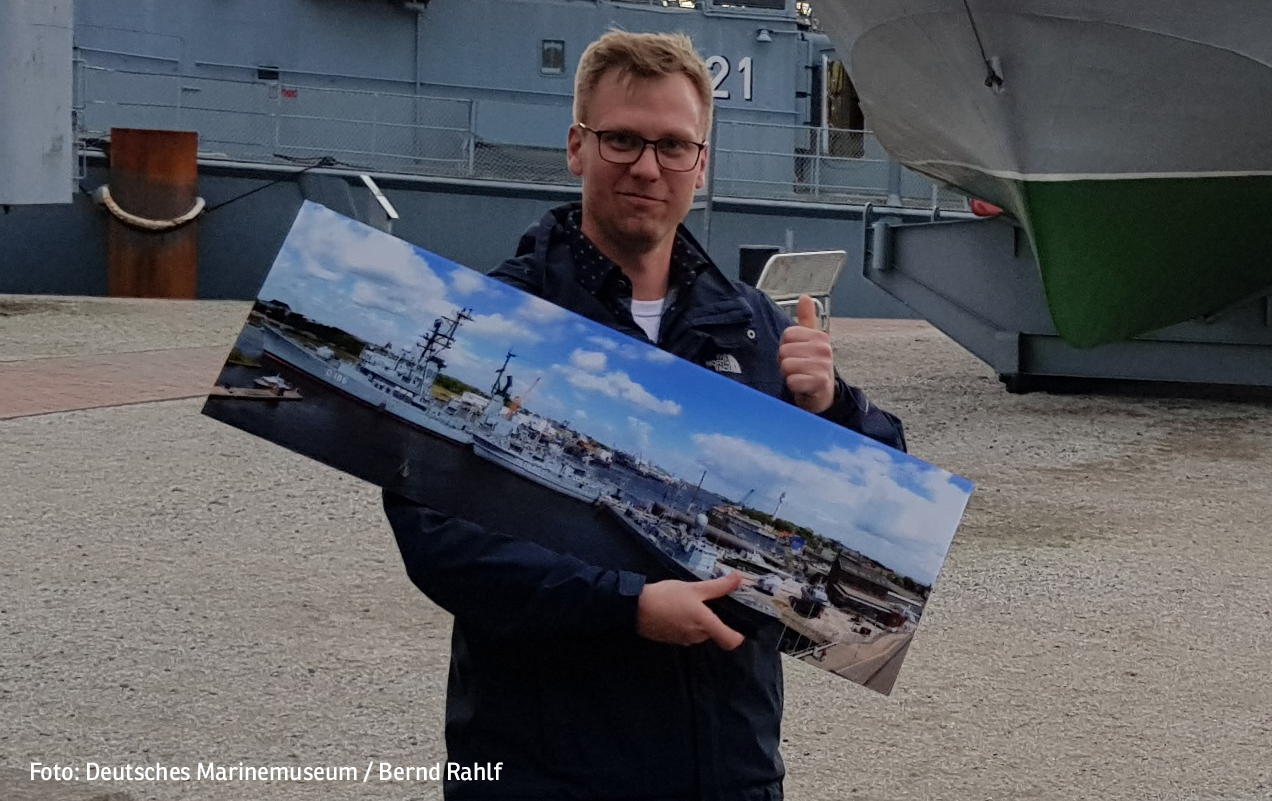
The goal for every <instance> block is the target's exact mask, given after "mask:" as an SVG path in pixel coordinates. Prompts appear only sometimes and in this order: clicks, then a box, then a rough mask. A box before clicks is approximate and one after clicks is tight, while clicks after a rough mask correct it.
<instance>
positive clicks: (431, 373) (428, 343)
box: [261, 309, 475, 444]
mask: <svg viewBox="0 0 1272 801" xmlns="http://www.w3.org/2000/svg"><path fill="white" fill-rule="evenodd" d="M470 319H472V316H471V310H469V309H460V310H458V311H456V312H455V313H454V315H453V316H451V317H441V318H438V319H437V320H435V321H434V324H433V329H432V331H430V332H429V333H428V334H425V335H421V336H420V342H419V344H418V345H417V346H416V347H415V348H413V349H410V350H399V351H394V350H390V349H388V348H387V347H382V346H378V345H371V344H367V345H366V346H365V347H364V348H363V349H362V354H361V355H360V357H359V359H358V361H357V362H356V363H353V362H349V361H347V360H345V359H342V358H340V357H339V356H337V355H336V353H335V351H334V350H332V348H331V347H330V346H327V345H319V346H316V347H313V346H310V345H307V344H303V343H302V342H301V340H300V338H298V336H297V335H296V334H294V333H293V334H289V333H287V332H285V331H284V330H283V329H282V327H280V326H279V325H277V324H275V323H273V322H269V321H266V322H264V323H263V324H262V325H261V331H262V334H263V346H262V352H263V354H264V355H265V356H266V357H267V358H270V359H273V360H274V361H277V362H281V363H283V364H285V365H287V366H289V367H292V368H294V369H296V370H299V371H301V372H303V373H307V374H308V375H310V376H312V377H314V378H316V379H318V380H319V381H322V382H323V383H325V384H327V385H328V386H330V387H331V388H333V389H335V390H337V391H339V392H341V393H343V394H345V395H348V396H349V397H352V398H354V399H355V400H358V401H361V402H362V403H365V404H367V405H368V406H372V407H374V408H376V409H379V410H381V411H384V412H387V413H389V414H391V415H393V416H394V417H397V418H399V419H401V420H403V421H405V422H407V423H410V424H411V425H414V426H416V427H418V428H422V429H424V430H425V431H428V432H430V433H432V434H436V435H437V436H440V437H443V438H445V439H449V440H451V441H453V442H457V443H460V444H466V443H469V442H472V439H473V438H472V433H471V430H470V429H471V427H472V426H473V425H474V423H475V420H474V418H473V417H472V416H471V414H470V413H467V412H465V411H464V410H463V409H462V407H460V406H459V405H458V404H455V403H448V404H445V405H443V404H441V403H439V402H438V401H437V400H436V399H435V398H434V397H433V384H434V382H435V381H436V379H437V376H438V374H439V373H440V371H441V369H442V368H443V367H445V366H446V362H445V361H444V360H443V359H442V358H441V354H442V353H444V352H445V351H446V350H448V349H449V348H450V347H451V346H452V345H453V344H454V342H455V332H456V330H457V329H458V328H459V326H460V325H461V324H462V323H463V322H464V321H465V320H470Z"/></svg>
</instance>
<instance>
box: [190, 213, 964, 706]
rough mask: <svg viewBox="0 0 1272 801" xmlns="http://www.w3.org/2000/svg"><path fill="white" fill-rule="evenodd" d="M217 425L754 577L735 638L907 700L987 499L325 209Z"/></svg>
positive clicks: (485, 507)
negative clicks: (906, 690)
mask: <svg viewBox="0 0 1272 801" xmlns="http://www.w3.org/2000/svg"><path fill="white" fill-rule="evenodd" d="M204 413H205V414H207V415H209V416H211V417H213V418H216V419H218V420H221V421H223V422H225V423H228V424H230V425H233V426H236V427H238V428H240V429H243V430H245V431H248V432H251V433H253V434H256V435H258V436H260V437H263V438H265V439H267V440H269V441H271V442H274V443H277V444H280V445H282V446H284V447H287V448H289V449H291V450H294V451H297V452H299V453H302V454H304V455H306V456H310V457H312V458H315V459H318V460H320V461H322V462H324V463H326V464H329V465H331V466H332V467H335V468H337V469H340V470H343V471H346V472H348V473H350V474H352V475H355V476H357V477H359V478H362V479H365V480H367V481H370V482H372V483H374V484H377V485H379V486H382V487H385V488H386V489H390V490H393V491H395V492H398V493H401V494H403V495H406V496H407V497H410V498H412V499H414V500H416V501H418V502H421V503H425V504H428V505H430V506H432V507H434V508H436V509H438V510H439V511H442V512H445V513H447V514H451V515H456V516H460V517H463V518H465V519H469V520H472V521H473V522H475V523H478V524H480V525H483V526H487V527H490V528H493V529H495V530H500V531H503V532H505V533H507V534H510V535H513V536H517V537H522V538H525V539H528V540H531V541H535V542H538V543H539V544H541V545H544V546H546V547H549V548H552V547H557V546H559V545H561V544H562V543H563V542H564V541H566V540H568V541H569V542H571V543H573V544H572V546H571V553H572V554H573V555H575V556H578V557H579V558H582V559H585V560H587V559H594V560H596V561H594V563H595V564H598V565H599V566H601V567H619V566H620V565H617V564H614V565H610V564H604V560H606V559H609V560H612V559H614V558H616V557H615V556H614V554H615V553H622V554H624V559H623V564H622V565H621V566H622V567H623V568H624V569H631V566H632V565H633V564H643V565H646V566H647V569H648V575H650V576H651V577H653V578H659V577H676V578H681V579H685V580H695V579H706V578H712V577H715V576H720V575H724V574H725V573H727V572H730V571H737V572H739V573H741V574H742V576H743V578H744V583H743V585H742V587H741V589H739V590H738V591H737V592H735V593H734V594H733V595H731V596H730V597H729V598H728V599H725V600H724V602H722V603H720V604H719V605H718V606H717V609H718V611H719V612H720V614H721V617H722V618H723V619H724V620H725V622H726V623H729V624H730V625H733V626H734V627H736V628H738V629H739V630H741V631H743V633H746V629H747V627H748V626H755V625H760V624H761V622H762V621H763V620H765V619H768V618H775V619H777V620H779V621H781V623H782V624H783V626H784V636H783V637H782V640H781V646H780V647H781V649H782V651H784V652H785V653H787V654H789V655H791V656H792V657H794V658H797V659H800V660H803V661H805V662H807V663H809V664H812V665H815V666H817V667H820V668H822V669H824V670H828V671H831V672H834V673H836V674H838V675H841V676H844V677H846V678H849V679H851V680H853V681H856V682H858V683H860V684H863V685H865V686H867V687H870V688H872V689H875V690H878V691H880V692H884V693H887V692H889V691H890V690H891V688H892V686H893V683H894V682H895V680H896V676H897V670H898V669H899V667H900V665H901V662H902V660H903V659H904V657H905V654H906V651H907V649H908V646H909V643H910V639H911V637H912V636H913V634H914V631H915V628H916V627H917V625H918V623H919V620H920V618H921V616H922V614H923V609H924V606H925V605H926V603H927V599H928V596H929V593H930V592H931V590H932V585H933V583H934V582H935V581H936V577H937V574H938V572H939V571H940V568H941V564H942V563H943V561H944V559H945V556H946V553H947V551H948V549H949V546H950V542H951V540H952V539H953V537H954V533H955V530H956V529H957V527H958V524H959V521H960V519H961V517H962V514H963V510H964V508H965V506H966V504H967V500H968V497H969V495H970V493H971V491H972V484H971V482H970V481H968V480H966V479H964V478H961V477H959V476H956V475H953V474H951V473H949V472H947V471H945V470H943V469H941V468H939V467H935V466H933V465H930V464H927V463H925V462H923V461H922V460H919V459H916V458H914V457H912V456H908V455H906V454H904V453H901V452H899V451H896V450H893V449H891V448H889V447H887V446H884V445H881V444H879V443H877V442H875V441H873V440H871V439H869V438H866V437H863V436H861V435H859V434H857V433H855V432H853V431H849V430H847V429H845V428H842V427H840V426H837V425H834V424H832V423H829V422H827V421H825V420H822V419H821V418H819V417H817V416H815V415H812V414H809V413H807V412H804V411H802V410H800V409H798V408H796V407H794V406H790V405H788V404H785V403H783V402H781V401H779V400H777V399H775V398H772V397H769V396H767V395H765V394H763V393H761V392H758V391H756V390H753V389H751V388H750V387H747V386H745V385H743V384H740V383H737V382H735V381H733V380H731V379H729V378H726V377H724V376H722V375H719V374H717V373H715V372H713V371H711V370H708V369H705V368H702V367H699V366H698V365H695V364H692V363H690V362H687V361H684V360H682V359H679V358H677V357H675V356H672V355H670V354H668V353H666V352H664V351H661V350H659V349H657V348H655V347H653V346H651V345H649V344H648V343H645V342H642V341H639V340H636V339H633V338H631V337H628V336H626V335H624V334H621V333H619V332H616V331H613V330H611V329H609V328H606V327H604V326H601V325H599V324H597V323H594V322H592V321H590V320H587V319H584V318H582V317H580V316H578V315H575V314H573V313H571V312H569V311H566V310H564V309H561V308H559V307H557V306H555V305H553V304H551V303H548V302H546V301H544V300H541V299H539V298H536V297H533V296H530V295H528V294H526V293H524V292H521V291H520V290H517V289H515V288H512V287H509V286H507V285H505V284H502V283H500V282H497V281H494V280H492V279H489V278H487V277H485V276H484V275H482V274H480V273H478V272H475V271H473V270H470V269H468V268H467V267H464V266H461V265H458V264H455V263H454V262H451V261H448V260H446V259H444V258H442V257H440V256H437V255H434V254H432V253H430V252H428V251H426V250H423V249H421V248H418V247H415V246H413V245H411V244H408V243H406V242H404V241H402V240H400V239H396V238H394V237H392V236H390V235H388V234H385V233H383V232H381V231H378V230H376V229H374V228H371V227H369V226H366V225H363V224H361V223H359V222H357V221H354V220H351V219H349V218H346V217H343V216H341V215H339V214H337V213H335V212H333V211H330V210H329V209H327V208H325V207H323V206H319V205H317V204H314V203H309V202H306V203H305V205H304V206H303V207H302V209H301V211H300V213H299V215H298V216H297V218H296V221H295V223H294V224H293V226H292V228H291V231H290V233H289V234H288V236H287V239H286V241H285V242H284V244H283V247H282V249H281V251H280V252H279V255H278V257H277V259H276V261H275V263H274V265H273V267H272V269H271V270H270V272H269V275H268V277H267V278H266V280H265V283H264V285H263V286H262V288H261V290H260V293H259V295H258V299H257V301H256V303H255V305H254V307H253V309H252V312H251V314H250V315H249V318H248V321H247V324H246V325H245V326H244V328H243V330H242V332H241V334H240V335H239V337H238V340H237V342H236V343H235V345H234V348H233V350H232V351H231V353H230V356H229V358H228V360H227V361H226V364H225V367H224V369H223V370H222V372H221V374H220V376H219V377H218V378H217V381H216V386H215V388H214V390H213V392H212V394H211V395H210V397H209V398H208V400H207V403H206V405H205V406H204ZM565 532H570V533H571V536H569V537H566V536H565V534H564V533H565ZM578 532H586V533H587V537H586V538H583V539H584V540H585V541H586V540H589V539H590V540H592V541H596V542H598V547H597V550H596V552H595V553H593V552H591V551H590V550H589V549H588V548H587V547H586V546H583V549H582V551H581V552H580V548H579V545H578V541H579V540H580V538H579V537H578V536H574V534H576V533H578ZM601 538H605V540H604V543H603V544H604V546H605V547H600V543H601Z"/></svg>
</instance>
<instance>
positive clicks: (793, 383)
mask: <svg viewBox="0 0 1272 801" xmlns="http://www.w3.org/2000/svg"><path fill="white" fill-rule="evenodd" d="M795 320H796V323H795V325H792V326H790V327H789V328H787V329H786V330H785V331H784V332H782V344H781V346H780V347H779V348H778V349H777V360H778V364H779V365H780V367H781V369H782V377H784V378H785V379H786V386H787V387H788V388H790V391H791V393H792V394H794V395H795V403H796V405H797V406H799V407H800V408H801V409H804V410H806V411H810V412H812V413H813V414H821V413H822V412H824V411H826V410H827V409H829V408H830V406H831V404H832V403H834V402H835V354H834V351H832V350H831V347H830V335H829V334H827V333H826V332H825V331H823V330H821V329H820V328H818V327H817V307H816V306H815V305H813V299H812V298H810V297H809V296H808V295H801V296H800V299H799V305H798V306H796V307H795Z"/></svg>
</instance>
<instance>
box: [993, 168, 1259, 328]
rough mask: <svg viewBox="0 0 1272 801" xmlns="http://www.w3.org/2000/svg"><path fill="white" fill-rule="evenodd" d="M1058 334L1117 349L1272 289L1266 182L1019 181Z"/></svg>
mask: <svg viewBox="0 0 1272 801" xmlns="http://www.w3.org/2000/svg"><path fill="white" fill-rule="evenodd" d="M1008 192H1009V196H1010V198H1011V200H1014V201H1016V202H1015V203H1012V202H1011V200H1008V199H1007V198H1004V200H1007V201H1008V202H1007V203H1006V205H1007V207H1008V208H1012V207H1013V206H1014V207H1015V208H1014V210H1015V211H1017V212H1018V214H1019V216H1020V218H1021V220H1022V222H1023V223H1024V224H1025V228H1026V229H1027V230H1028V232H1029V236H1030V238H1031V240H1032V242H1033V247H1034V254H1035V256H1036V257H1037V259H1038V264H1039V267H1040V269H1041V271H1042V282H1043V286H1044V288H1045V290H1046V295H1047V305H1048V307H1049V308H1050V310H1051V317H1052V320H1053V322H1054V323H1055V326H1056V330H1057V331H1058V332H1059V333H1060V336H1061V337H1063V338H1064V340H1065V341H1066V342H1067V343H1069V344H1070V345H1073V346H1074V347H1080V348H1086V347H1092V346H1095V345H1099V344H1103V343H1106V342H1117V341H1121V340H1124V339H1129V338H1131V337H1134V336H1137V335H1139V334H1144V333H1147V332H1149V331H1153V330H1156V329H1158V328H1162V327H1164V326H1167V325H1172V324H1174V323H1180V322H1184V321H1186V320H1191V319H1195V318H1197V317H1201V316H1203V315H1206V314H1209V313H1212V312H1216V311H1219V310H1221V309H1223V308H1225V307H1227V306H1229V305H1231V304H1233V303H1235V302H1237V301H1240V300H1243V299H1245V298H1248V297H1250V296H1252V295H1254V294H1255V293H1257V292H1259V291H1262V290H1265V289H1267V288H1268V287H1269V286H1272V219H1270V216H1272V176H1250V177H1222V178H1142V179H1132V180H1100V181H1070V182H1059V181H1056V182H1037V181H1032V182H1031V181H1018V182H1014V185H1012V186H1011V187H1010V189H1008Z"/></svg>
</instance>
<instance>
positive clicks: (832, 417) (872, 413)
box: [820, 371, 905, 451]
mask: <svg viewBox="0 0 1272 801" xmlns="http://www.w3.org/2000/svg"><path fill="white" fill-rule="evenodd" d="M820 416H821V417H822V418H824V419H826V420H829V421H830V422H832V423H838V424H839V425H841V426H844V427H845V428H851V429H852V430H853V431H856V432H858V433H861V434H864V435H865V436H867V437H870V438H871V439H873V440H878V441H879V442H882V443H883V444H884V445H888V446H890V447H893V448H896V449H897V450H899V451H905V426H903V425H902V424H901V418H899V417H897V416H896V415H894V414H892V413H891V412H885V411H884V410H883V409H880V408H879V407H878V406H875V405H874V404H873V403H871V402H870V399H869V398H867V397H866V393H864V392H862V391H861V390H860V389H858V388H857V387H854V386H852V385H851V384H849V383H848V382H846V381H844V380H843V379H842V378H840V376H839V372H838V371H835V401H834V403H832V404H831V406H830V408H829V409H827V410H826V411H824V412H822V413H821V415H820Z"/></svg>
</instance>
